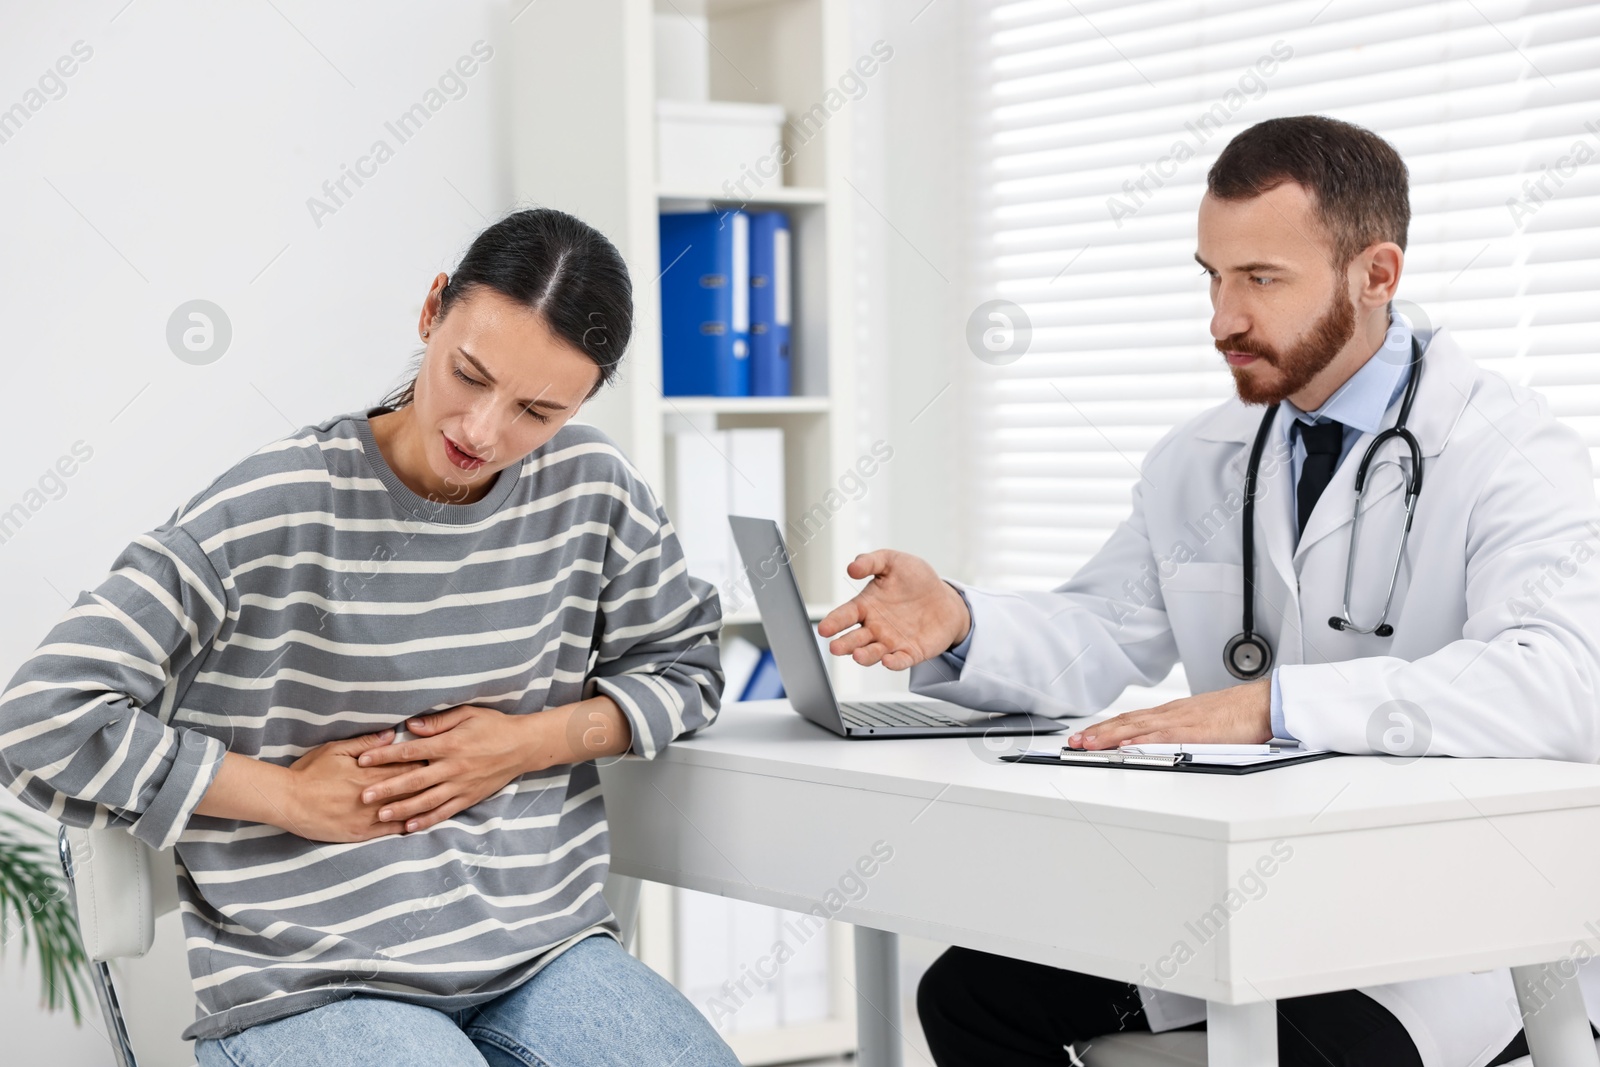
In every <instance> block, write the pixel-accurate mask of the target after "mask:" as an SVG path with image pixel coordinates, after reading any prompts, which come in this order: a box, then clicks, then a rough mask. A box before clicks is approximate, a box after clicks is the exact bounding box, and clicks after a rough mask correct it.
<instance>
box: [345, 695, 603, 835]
mask: <svg viewBox="0 0 1600 1067" xmlns="http://www.w3.org/2000/svg"><path fill="white" fill-rule="evenodd" d="M406 726H407V728H409V729H410V730H411V732H412V733H414V734H416V735H418V736H417V737H416V738H414V739H411V740H406V741H397V742H394V743H392V744H391V743H388V742H387V741H385V742H383V743H379V744H375V745H372V746H371V747H369V748H367V749H366V750H365V751H364V752H362V753H361V755H360V756H359V757H358V762H359V763H360V765H361V766H362V767H365V768H368V769H370V770H375V771H387V770H390V769H392V768H394V767H407V768H416V769H408V770H406V772H405V773H403V774H396V775H393V776H392V777H386V778H385V780H384V781H381V782H375V783H373V784H371V785H370V786H368V787H367V788H366V789H365V790H364V791H363V793H362V794H361V796H360V797H358V798H357V799H359V800H360V801H361V802H362V804H363V805H364V806H369V807H370V806H375V807H376V809H377V817H378V819H379V820H380V821H382V822H385V823H387V824H388V825H390V826H393V827H395V828H396V830H398V829H400V828H401V827H404V829H405V830H406V831H407V832H412V831H416V830H426V829H427V828H428V827H430V826H432V825H434V824H435V823H438V822H442V821H444V820H445V819H448V818H450V816H452V815H454V814H456V813H457V812H460V811H464V810H466V809H467V808H470V807H471V806H472V805H474V804H476V803H478V801H480V800H483V799H485V798H487V797H491V796H493V795H494V794H496V793H498V792H499V791H500V790H501V789H504V788H505V786H506V784H507V783H509V782H510V781H512V780H513V779H515V778H518V777H521V776H522V775H524V774H527V773H528V772H530V771H541V770H544V769H545V768H546V767H552V766H555V765H557V764H563V763H577V762H580V761H583V760H589V759H594V758H596V757H599V756H615V755H620V754H621V753H623V752H626V751H627V750H628V747H629V745H630V744H631V743H632V740H633V729H632V727H631V726H629V725H628V720H627V718H626V717H625V716H624V715H623V714H622V709H621V708H619V707H617V704H616V702H615V701H614V700H612V699H611V698H610V697H607V696H597V697H591V698H589V699H588V700H580V701H578V702H576V703H573V704H563V705H561V706H560V707H554V708H546V709H544V710H543V711H537V712H533V713H532V714H527V715H507V714H506V713H505V712H502V711H496V710H495V709H494V708H485V707H481V706H479V705H476V704H462V705H460V706H459V707H454V708H451V709H450V710H448V711H441V712H437V713H435V714H432V715H424V716H421V717H419V718H415V719H410V720H408V721H407V722H406ZM391 733H392V732H391ZM418 760H421V761H425V764H426V765H425V766H421V765H419V764H418V763H417V762H416V761H418Z"/></svg>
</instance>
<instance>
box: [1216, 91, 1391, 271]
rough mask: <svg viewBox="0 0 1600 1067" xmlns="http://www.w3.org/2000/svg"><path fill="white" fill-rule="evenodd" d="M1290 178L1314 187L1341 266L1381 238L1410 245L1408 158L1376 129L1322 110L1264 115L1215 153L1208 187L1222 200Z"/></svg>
mask: <svg viewBox="0 0 1600 1067" xmlns="http://www.w3.org/2000/svg"><path fill="white" fill-rule="evenodd" d="M1286 181H1293V182H1298V183H1300V184H1301V185H1303V186H1305V187H1306V188H1307V189H1309V190H1310V191H1311V194H1312V199H1313V201H1314V202H1315V203H1316V211H1317V217H1318V219H1320V220H1321V222H1322V226H1323V228H1324V229H1325V230H1326V231H1327V232H1328V234H1329V236H1330V237H1332V239H1333V257H1334V260H1335V263H1334V266H1335V268H1337V269H1340V270H1342V269H1344V268H1345V267H1346V266H1348V265H1349V263H1350V261H1351V260H1352V259H1354V258H1355V257H1356V256H1357V255H1358V254H1359V253H1360V252H1361V251H1362V250H1363V249H1365V248H1366V247H1367V246H1369V245H1372V244H1375V243H1377V242H1379V241H1393V242H1394V243H1395V244H1397V245H1399V246H1400V248H1401V250H1402V251H1404V250H1405V247H1406V229H1407V228H1408V227H1409V226H1410V224H1411V199H1410V194H1409V192H1408V190H1407V175H1406V165H1405V161H1404V160H1402V159H1401V158H1400V153H1398V152H1396V151H1395V150H1394V148H1393V146H1391V145H1390V144H1389V142H1388V141H1385V140H1384V139H1383V138H1382V137H1379V136H1378V135H1377V134H1375V133H1373V132H1372V131H1371V130H1368V129H1364V128H1362V127H1360V126H1356V125H1353V124H1351V123H1348V122H1340V121H1339V120H1338V119H1330V118H1326V117H1324V116H1322V115H1297V116H1294V117H1292V118H1281V119H1268V120H1266V121H1265V122H1258V123H1256V124H1255V125H1254V126H1251V127H1250V128H1249V129H1247V130H1244V131H1243V132H1241V133H1240V134H1239V135H1238V136H1237V137H1235V138H1234V139H1233V140H1231V141H1229V142H1228V145H1227V147H1226V148H1224V149H1223V150H1222V153H1221V154H1220V155H1219V156H1217V159H1216V162H1215V163H1213V164H1211V170H1210V172H1209V173H1208V174H1207V175H1206V189H1207V190H1208V191H1209V192H1210V193H1211V195H1212V196H1215V197H1217V198H1218V199H1219V200H1248V199H1250V198H1252V197H1256V196H1260V195H1261V194H1262V193H1265V192H1268V191H1270V190H1271V189H1274V188H1276V187H1277V186H1279V185H1282V184H1283V183H1284V182H1286Z"/></svg>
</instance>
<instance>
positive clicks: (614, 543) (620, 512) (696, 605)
mask: <svg viewBox="0 0 1600 1067" xmlns="http://www.w3.org/2000/svg"><path fill="white" fill-rule="evenodd" d="M623 488H624V489H625V492H623V493H622V494H620V496H619V499H618V504H617V506H616V508H615V509H614V511H613V517H612V530H611V535H610V547H609V548H608V550H607V552H606V560H605V570H604V577H605V584H604V586H603V588H602V590H601V593H600V602H599V604H598V606H597V608H596V629H597V632H596V635H595V645H596V655H595V656H594V659H593V666H592V667H591V669H590V672H589V678H588V679H587V681H585V683H584V688H583V695H584V697H586V698H587V697H592V696H595V695H597V694H604V695H605V696H608V697H610V698H611V699H612V700H615V701H616V702H617V705H618V706H619V707H620V708H621V709H622V713H623V714H624V715H626V716H627V717H628V724H629V725H630V726H631V727H632V729H633V746H632V751H633V752H634V753H636V754H638V755H640V756H643V757H645V758H646V759H651V758H654V756H655V755H656V753H658V752H660V751H661V749H662V748H663V747H665V746H666V744H667V743H668V742H669V741H672V740H673V739H674V738H677V737H681V736H682V735H684V734H686V733H689V732H691V731H693V730H697V729H699V728H700V727H702V726H706V725H708V724H710V723H711V722H712V721H713V720H714V719H715V718H716V717H717V710H718V708H719V707H720V705H721V700H722V687H723V682H724V675H723V671H722V655H721V650H720V648H719V647H718V644H717V634H718V632H719V631H720V630H721V628H722V604H721V600H720V598H719V596H718V594H717V590H716V587H715V586H713V585H712V584H711V583H710V582H708V581H706V580H705V579H703V578H696V577H694V576H693V575H691V574H689V572H688V570H687V567H686V563H685V560H684V556H683V549H682V547H681V546H680V545H679V544H678V536H677V534H676V533H675V532H674V530H673V527H672V523H671V521H670V520H669V519H668V518H667V513H666V511H665V510H664V509H663V508H662V507H661V505H660V504H658V503H657V502H656V500H655V497H654V495H653V494H652V493H651V492H650V489H649V487H648V486H647V485H646V484H645V482H644V480H643V478H641V477H639V476H638V475H637V473H636V472H632V471H631V469H630V472H629V477H627V478H626V479H625V480H624V481H623Z"/></svg>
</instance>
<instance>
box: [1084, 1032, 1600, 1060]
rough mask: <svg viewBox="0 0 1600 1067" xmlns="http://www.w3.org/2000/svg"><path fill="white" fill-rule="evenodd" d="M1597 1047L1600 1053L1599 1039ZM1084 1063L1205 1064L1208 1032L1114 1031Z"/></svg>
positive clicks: (1096, 1045) (1089, 1051)
mask: <svg viewBox="0 0 1600 1067" xmlns="http://www.w3.org/2000/svg"><path fill="white" fill-rule="evenodd" d="M1595 1050H1596V1052H1597V1053H1600V1041H1596V1042H1595ZM1083 1063H1084V1067H1206V1035H1205V1031H1203V1030H1175V1031H1172V1032H1169V1033H1165V1034H1113V1035H1111V1036H1109V1037H1102V1038H1100V1039H1099V1040H1098V1041H1096V1042H1095V1043H1094V1044H1093V1045H1091V1046H1090V1047H1089V1048H1088V1049H1087V1050H1085V1052H1084V1054H1083ZM1505 1067H1533V1058H1532V1057H1531V1056H1522V1057H1519V1058H1517V1059H1514V1060H1512V1061H1510V1062H1509V1063H1507V1064H1506V1065H1505Z"/></svg>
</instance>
